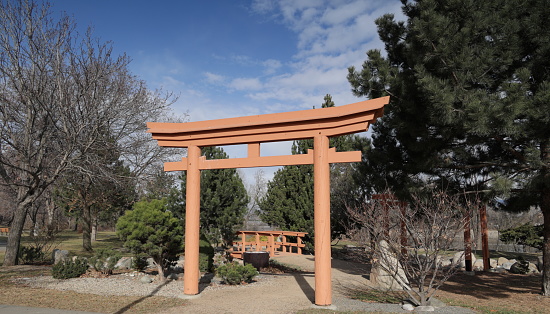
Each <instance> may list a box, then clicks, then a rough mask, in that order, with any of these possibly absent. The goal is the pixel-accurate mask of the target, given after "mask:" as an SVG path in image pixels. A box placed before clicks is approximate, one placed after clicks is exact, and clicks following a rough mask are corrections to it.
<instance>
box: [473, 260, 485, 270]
mask: <svg viewBox="0 0 550 314" xmlns="http://www.w3.org/2000/svg"><path fill="white" fill-rule="evenodd" d="M472 267H473V268H474V270H483V260H482V259H478V260H476V261H475V263H474V264H473V265H472Z"/></svg>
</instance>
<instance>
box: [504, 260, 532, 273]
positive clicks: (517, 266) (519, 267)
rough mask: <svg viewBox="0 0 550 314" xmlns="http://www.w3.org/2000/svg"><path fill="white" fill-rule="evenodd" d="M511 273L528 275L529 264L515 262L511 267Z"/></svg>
mask: <svg viewBox="0 0 550 314" xmlns="http://www.w3.org/2000/svg"><path fill="white" fill-rule="evenodd" d="M509 271H510V272H511V273H512V274H527V273H528V272H529V263H528V262H526V261H523V262H515V263H514V264H512V266H510V269H509Z"/></svg>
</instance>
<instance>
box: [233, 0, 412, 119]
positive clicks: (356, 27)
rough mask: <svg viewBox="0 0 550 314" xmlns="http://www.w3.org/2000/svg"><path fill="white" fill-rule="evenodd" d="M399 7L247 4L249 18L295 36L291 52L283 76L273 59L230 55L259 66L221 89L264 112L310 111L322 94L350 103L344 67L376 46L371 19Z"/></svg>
mask: <svg viewBox="0 0 550 314" xmlns="http://www.w3.org/2000/svg"><path fill="white" fill-rule="evenodd" d="M400 5H401V4H400V2H399V1H397V0H395V1H385V0H371V1H364V0H360V1H357V0H353V1H352V0H332V1H317V0H315V1H308V0H302V1H294V0H280V1H272V0H256V1H253V2H252V5H251V10H252V11H253V12H254V13H255V14H257V15H261V16H264V17H267V18H269V19H271V20H272V21H274V22H277V23H282V24H283V25H284V26H285V27H286V28H288V29H290V30H292V31H293V32H294V33H295V34H296V36H297V37H296V38H297V39H298V40H297V42H296V43H295V45H296V48H297V53H296V54H295V55H294V57H293V59H292V60H291V61H290V62H289V63H287V64H286V65H285V71H284V72H281V71H279V70H280V69H281V67H282V65H283V64H282V63H281V62H280V61H277V60H272V59H269V60H265V61H257V60H253V59H252V58H250V57H246V56H238V57H236V56H233V57H230V59H232V60H233V61H234V62H240V63H241V64H243V65H246V66H257V67H262V66H263V67H264V68H263V71H261V72H258V73H259V75H258V76H257V77H255V78H254V77H248V78H246V79H245V78H239V77H235V78H232V79H229V81H230V83H229V84H227V88H229V89H233V90H238V91H242V92H245V95H246V97H248V98H250V99H252V100H257V101H262V102H263V103H266V106H265V108H271V109H266V111H270V110H273V109H275V108H279V109H289V108H290V110H292V108H293V109H294V110H296V109H303V108H311V107H312V106H313V105H319V104H320V103H321V102H322V99H323V96H324V95H325V94H327V93H330V94H332V95H333V96H336V95H338V97H340V99H337V98H336V97H334V99H335V101H336V102H337V104H339V105H342V104H346V103H349V102H354V101H356V99H354V97H353V96H352V95H351V92H350V87H349V84H348V83H347V79H346V75H347V68H348V67H349V66H352V65H353V66H359V65H360V64H361V63H362V62H363V61H364V59H365V52H366V51H367V50H368V49H372V48H379V49H380V48H382V46H381V42H380V41H379V39H378V35H377V30H376V25H375V23H374V20H375V19H376V18H378V17H380V16H382V15H383V14H385V13H397V15H399V12H400ZM270 101H271V102H277V103H278V104H279V105H277V106H274V105H272V104H269V102H270ZM282 102H284V103H286V105H281V103H282Z"/></svg>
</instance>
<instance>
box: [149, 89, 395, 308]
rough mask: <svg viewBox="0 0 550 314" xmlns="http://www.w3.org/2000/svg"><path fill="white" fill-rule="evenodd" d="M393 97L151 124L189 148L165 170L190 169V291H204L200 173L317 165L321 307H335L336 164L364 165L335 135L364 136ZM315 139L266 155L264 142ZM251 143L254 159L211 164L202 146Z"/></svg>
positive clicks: (167, 141) (167, 142)
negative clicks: (295, 151) (299, 150)
mask: <svg viewBox="0 0 550 314" xmlns="http://www.w3.org/2000/svg"><path fill="white" fill-rule="evenodd" d="M389 100H390V97H381V98H376V99H372V100H366V101H362V102H358V103H354V104H350V105H345V106H340V107H329V108H319V109H310V110H302V111H293V112H283V113H274V114H265V115H257V116H248V117H239V118H229V119H219V120H208V121H198V122H187V123H161V122H148V123H147V127H148V128H149V131H148V132H149V133H152V135H153V139H156V140H157V141H158V145H160V146H165V147H187V157H186V158H185V157H184V158H182V160H181V161H178V162H167V163H165V164H164V170H165V171H187V182H186V184H187V194H186V198H187V201H186V213H185V272H184V277H183V279H184V293H185V294H187V295H196V294H198V293H199V232H200V231H199V225H200V224H199V219H200V171H201V170H203V169H225V168H250V167H271V166H285V165H304V164H313V171H314V211H315V212H314V232H315V237H314V239H315V240H314V246H315V304H316V305H320V306H325V305H331V304H332V285H331V251H330V249H331V247H330V243H331V237H330V168H329V164H330V163H338V162H359V161H361V152H360V151H353V152H336V150H335V149H334V148H329V137H332V136H339V135H345V134H352V133H357V132H364V131H366V130H367V129H368V127H369V124H370V123H372V122H374V121H375V120H376V119H377V118H378V117H380V116H382V114H383V112H384V105H386V104H388V103H389ZM308 138H313V143H314V149H313V150H309V151H308V153H307V154H301V155H287V156H265V157H261V156H260V144H261V143H267V142H278V141H291V140H300V139H308ZM236 144H248V157H246V158H231V159H218V160H206V158H205V157H204V156H203V157H201V149H200V148H201V147H208V146H224V145H236Z"/></svg>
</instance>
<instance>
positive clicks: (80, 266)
mask: <svg viewBox="0 0 550 314" xmlns="http://www.w3.org/2000/svg"><path fill="white" fill-rule="evenodd" d="M87 270H88V262H87V261H86V259H84V258H80V257H79V258H76V259H75V260H74V261H73V260H67V261H62V262H60V263H57V264H55V265H53V267H52V276H53V278H55V279H69V278H77V277H80V276H81V275H82V274H84V273H86V271H87Z"/></svg>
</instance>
